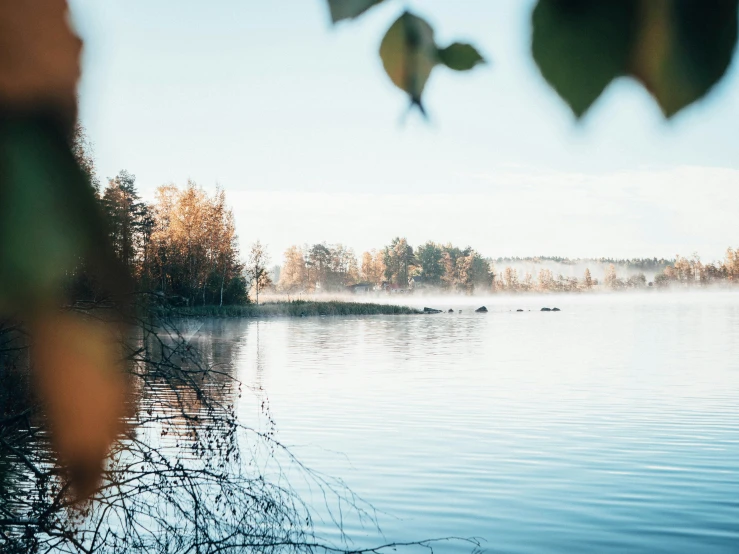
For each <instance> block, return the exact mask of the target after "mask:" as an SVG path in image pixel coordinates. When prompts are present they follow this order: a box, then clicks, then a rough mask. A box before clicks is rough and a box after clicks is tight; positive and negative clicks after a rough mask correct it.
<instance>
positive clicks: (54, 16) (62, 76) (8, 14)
mask: <svg viewBox="0 0 739 554" xmlns="http://www.w3.org/2000/svg"><path fill="white" fill-rule="evenodd" d="M81 50H82V42H81V41H80V39H79V38H78V37H77V36H75V34H74V33H73V32H72V30H71V29H70V28H69V24H68V13H67V2H66V0H33V1H18V0H0V104H2V105H3V106H4V108H5V109H6V110H7V109H8V108H10V109H11V110H14V111H47V112H53V113H56V114H57V115H60V116H62V118H63V119H64V121H65V123H67V124H68V125H70V127H69V128H70V129H71V125H72V124H73V123H74V120H75V116H76V106H77V101H76V87H77V80H78V78H79V75H80V63H79V56H80V51H81Z"/></svg>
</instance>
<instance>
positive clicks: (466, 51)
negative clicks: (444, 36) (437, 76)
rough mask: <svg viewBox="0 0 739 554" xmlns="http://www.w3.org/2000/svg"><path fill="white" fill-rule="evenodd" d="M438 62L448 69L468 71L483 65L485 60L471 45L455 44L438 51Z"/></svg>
mask: <svg viewBox="0 0 739 554" xmlns="http://www.w3.org/2000/svg"><path fill="white" fill-rule="evenodd" d="M439 60H440V61H441V63H443V64H444V65H445V66H447V67H448V68H449V69H453V70H455V71H469V70H470V69H472V68H473V67H475V66H476V65H477V64H481V63H485V59H484V58H483V57H482V56H481V55H480V53H479V52H478V51H477V50H476V49H475V47H474V46H472V45H471V44H465V43H462V42H455V43H453V44H450V45H449V46H447V47H446V48H441V49H440V50H439Z"/></svg>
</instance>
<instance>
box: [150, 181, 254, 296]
mask: <svg viewBox="0 0 739 554" xmlns="http://www.w3.org/2000/svg"><path fill="white" fill-rule="evenodd" d="M151 213H152V219H153V230H152V232H151V239H150V241H149V242H150V245H149V251H150V254H148V256H149V260H150V261H149V262H148V263H147V265H148V268H149V269H148V271H147V272H145V273H146V274H148V275H150V279H151V282H152V284H153V285H155V289H156V290H159V291H161V292H162V293H163V294H164V295H165V296H167V295H169V294H174V295H176V296H181V297H183V298H187V299H188V303H191V304H195V302H196V300H199V302H200V303H202V304H208V303H212V304H219V305H223V304H224V303H228V304H240V303H243V302H246V300H247V297H246V279H245V277H244V274H243V264H242V263H241V261H240V259H239V248H238V237H237V236H236V228H235V222H234V218H233V212H232V211H231V210H230V209H229V208H228V206H227V205H226V196H225V193H224V191H223V190H221V189H217V190H216V193H215V195H213V197H210V196H208V195H207V194H206V193H205V192H204V191H203V190H202V189H200V188H199V187H197V185H195V183H192V182H189V183H188V185H187V187H185V188H184V189H179V188H178V187H176V186H174V185H164V186H161V187H159V189H157V193H156V201H155V203H154V205H153V206H152V207H151Z"/></svg>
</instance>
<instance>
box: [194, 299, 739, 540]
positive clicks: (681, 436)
mask: <svg viewBox="0 0 739 554" xmlns="http://www.w3.org/2000/svg"><path fill="white" fill-rule="evenodd" d="M403 300H405V299H403ZM418 302H419V303H420V304H419V305H421V306H423V305H429V306H432V307H439V308H445V309H446V308H449V307H452V308H454V309H455V313H454V314H447V313H443V314H437V315H428V316H372V317H347V318H337V317H333V318H303V319H273V320H268V321H246V320H226V321H224V320H221V321H217V322H210V323H208V324H207V325H204V326H203V327H202V328H201V329H200V330H199V331H198V339H199V340H200V341H206V342H208V341H213V342H223V343H228V345H229V348H228V352H229V360H225V361H226V362H228V363H230V364H232V366H233V367H234V371H235V372H236V375H237V376H238V377H239V378H240V379H241V380H242V381H243V382H244V383H247V384H250V385H253V386H255V387H257V388H258V389H259V391H260V392H259V393H258V394H259V395H261V396H262V398H263V400H265V401H267V402H268V405H269V410H270V415H271V417H272V419H273V420H274V423H275V426H276V429H277V436H278V438H279V440H281V441H282V442H283V443H286V444H288V445H291V447H292V449H293V451H294V452H295V453H296V454H297V455H298V456H299V457H300V458H301V459H302V460H303V461H304V462H305V463H306V464H307V465H308V466H310V467H312V468H313V469H315V470H318V471H321V472H325V473H326V474H328V475H331V476H334V477H338V478H341V479H343V480H344V481H345V482H346V484H347V485H348V486H349V487H351V489H353V490H354V491H355V492H356V493H358V494H359V495H361V496H362V497H363V498H364V499H365V500H367V501H369V502H371V503H372V505H373V506H374V507H375V508H376V509H377V510H378V513H377V519H378V521H379V523H380V525H381V528H382V531H383V533H384V538H383V536H382V535H380V534H379V533H378V532H377V531H376V530H375V529H374V528H373V527H372V526H367V525H364V526H363V525H362V524H361V523H360V522H359V521H358V520H357V518H356V517H353V516H352V514H351V510H348V509H347V510H346V513H345V514H344V516H345V519H344V530H345V531H346V533H347V535H348V536H349V537H350V538H352V539H353V540H354V541H355V543H354V545H355V546H367V545H371V544H377V543H379V542H384V541H411V540H417V539H425V538H430V537H442V536H448V535H454V536H459V537H472V536H474V537H479V538H482V539H484V542H483V543H482V548H484V549H486V550H488V551H491V552H511V553H513V552H516V553H530V552H563V553H564V552H568V553H571V552H584V553H585V552H587V553H592V552H627V551H628V552H649V553H655V552H669V553H676V552H686V553H687V552H690V553H694V552H739V294H731V293H703V294H659V293H656V292H655V293H654V294H641V295H633V296H632V295H627V294H622V295H620V294H614V295H602V296H576V295H571V296H558V297H553V296H549V297H533V296H522V297H518V298H510V297H509V298H504V297H499V298H495V299H484V300H481V299H469V298H460V299H449V298H447V299H443V300H442V299H439V300H437V301H433V300H430V299H420V300H419V301H418ZM483 303H484V304H486V305H487V307H488V309H489V310H490V312H489V313H487V314H476V313H473V311H472V309H473V308H474V307H477V306H479V305H480V304H483ZM553 305H556V306H558V307H559V308H561V309H562V311H561V312H540V311H538V310H539V308H541V307H542V306H553ZM459 308H462V309H463V313H461V314H459V313H456V311H457V310H458V309H459ZM517 308H523V309H525V310H531V311H524V312H515V310H516V309H517ZM511 310H513V311H511ZM240 409H241V410H242V414H243V417H244V418H251V417H252V416H253V413H254V411H255V410H256V409H257V408H256V407H255V402H254V399H253V398H252V397H250V396H248V395H247V396H245V397H244V399H243V400H242V404H241V408H240ZM295 485H296V486H297V487H298V488H299V489H300V487H301V485H300V484H299V483H296V484H295ZM300 490H301V493H302V494H303V495H304V496H305V498H307V499H308V501H309V502H312V503H315V505H316V506H317V508H316V509H317V510H318V512H319V513H320V512H321V510H322V508H321V498H320V494H319V493H318V492H317V491H315V490H309V489H308V488H307V487H304V488H303V489H300ZM317 527H318V531H319V533H320V534H321V535H323V536H325V537H328V538H329V539H331V540H333V541H335V542H336V543H337V544H341V540H340V535H339V534H338V532H337V530H336V528H335V526H333V525H332V524H331V523H330V521H329V520H326V521H323V522H322V521H321V520H320V518H319V520H318V522H317ZM435 550H436V551H437V552H469V551H470V546H469V545H468V544H464V543H461V542H450V543H443V544H440V545H437V546H436V547H435Z"/></svg>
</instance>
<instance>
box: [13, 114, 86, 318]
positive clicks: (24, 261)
mask: <svg viewBox="0 0 739 554" xmlns="http://www.w3.org/2000/svg"><path fill="white" fill-rule="evenodd" d="M87 189H89V190H87ZM84 195H92V189H91V188H90V187H89V186H87V184H86V182H85V178H84V176H83V174H82V172H81V171H80V169H79V168H78V167H77V165H76V164H75V162H74V159H73V157H72V155H71V153H70V152H69V148H68V146H67V145H66V141H65V138H64V136H63V135H62V134H61V133H60V132H59V131H58V130H57V129H55V128H54V125H53V124H51V123H49V122H44V121H43V120H40V119H31V118H23V119H19V118H14V119H5V120H0V241H1V245H0V310H3V309H5V310H18V309H34V307H36V306H38V305H41V304H44V305H48V304H50V303H51V302H53V301H54V300H57V297H58V296H59V288H60V286H61V282H62V280H63V279H64V278H65V276H66V275H67V274H69V273H71V272H72V271H73V270H74V268H75V265H76V264H78V263H79V260H80V258H81V257H82V255H83V254H84V253H85V252H86V251H87V250H88V247H89V243H90V240H89V238H88V237H89V233H90V231H91V229H90V228H89V226H88V225H85V223H86V219H88V218H89V217H91V216H92V215H94V212H93V214H86V213H85V212H84V211H83V210H82V209H79V208H81V207H82V206H80V204H82V203H84V198H82V199H80V198H79V197H80V196H84Z"/></svg>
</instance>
